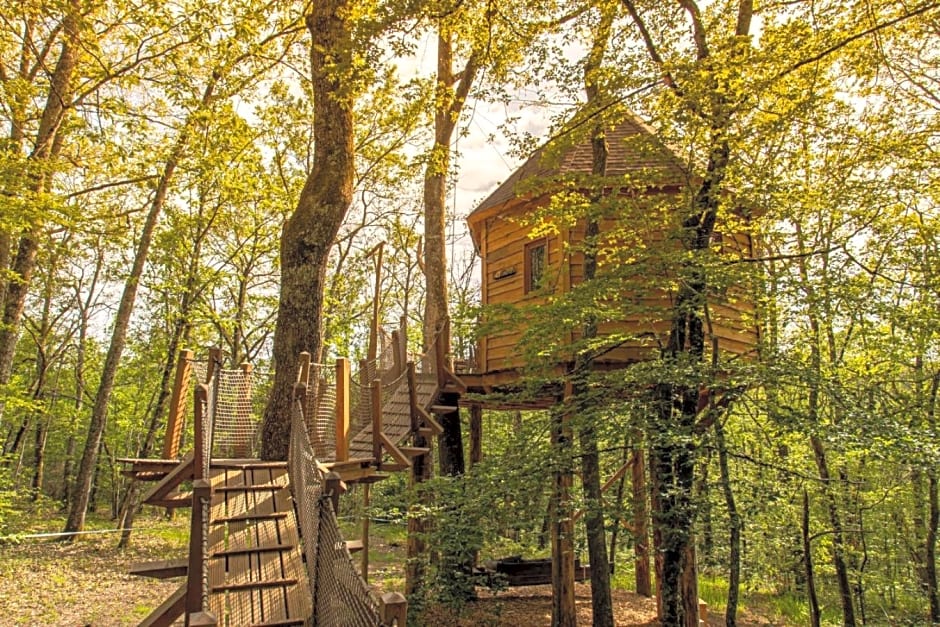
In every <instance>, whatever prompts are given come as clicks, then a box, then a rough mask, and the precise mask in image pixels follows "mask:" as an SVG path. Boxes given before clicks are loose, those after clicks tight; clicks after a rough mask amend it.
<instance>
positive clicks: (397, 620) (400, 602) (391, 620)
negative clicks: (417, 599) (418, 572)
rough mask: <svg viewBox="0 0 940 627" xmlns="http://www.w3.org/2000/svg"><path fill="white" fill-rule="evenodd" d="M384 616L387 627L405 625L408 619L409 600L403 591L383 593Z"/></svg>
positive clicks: (382, 608)
mask: <svg viewBox="0 0 940 627" xmlns="http://www.w3.org/2000/svg"><path fill="white" fill-rule="evenodd" d="M381 613H382V616H381V617H380V620H381V621H382V624H383V625H385V627H405V623H406V621H407V620H408V601H407V600H406V599H405V597H404V595H403V594H402V593H401V592H386V593H385V594H383V595H382V607H381Z"/></svg>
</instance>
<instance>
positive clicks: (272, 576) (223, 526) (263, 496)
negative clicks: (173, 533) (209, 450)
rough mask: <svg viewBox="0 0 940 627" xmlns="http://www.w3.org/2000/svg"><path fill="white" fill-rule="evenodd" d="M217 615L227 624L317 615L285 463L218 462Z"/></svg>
mask: <svg viewBox="0 0 940 627" xmlns="http://www.w3.org/2000/svg"><path fill="white" fill-rule="evenodd" d="M210 481H211V483H212V487H213V496H212V513H211V518H210V520H211V524H210V527H209V536H208V537H209V545H210V548H209V553H208V555H209V587H210V595H209V609H210V610H211V611H212V612H213V613H214V614H215V616H216V617H217V618H218V620H219V625H303V624H304V620H306V619H307V618H309V616H310V614H311V602H310V590H309V584H308V581H307V574H306V570H305V568H304V564H303V556H302V553H301V548H300V538H299V536H298V533H297V519H296V516H295V514H294V508H293V502H292V498H291V494H290V489H289V479H288V475H287V466H286V464H284V463H271V462H246V461H242V460H239V462H237V463H229V464H226V463H225V462H220V463H214V464H213V467H212V469H211V473H210Z"/></svg>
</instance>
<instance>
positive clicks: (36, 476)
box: [30, 418, 49, 503]
mask: <svg viewBox="0 0 940 627" xmlns="http://www.w3.org/2000/svg"><path fill="white" fill-rule="evenodd" d="M48 427H49V424H48V418H47V419H46V420H39V421H38V422H37V423H36V442H35V445H34V448H33V483H32V487H33V492H32V494H31V495H30V498H31V500H32V501H33V502H34V503H35V502H36V501H38V500H39V495H40V493H41V492H42V482H43V479H44V477H43V475H44V472H45V467H46V465H45V461H46V440H48V436H49V428H48Z"/></svg>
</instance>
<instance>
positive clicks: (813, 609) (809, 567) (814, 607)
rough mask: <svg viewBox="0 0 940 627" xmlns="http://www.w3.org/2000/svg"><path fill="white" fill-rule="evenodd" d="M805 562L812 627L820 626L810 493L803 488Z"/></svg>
mask: <svg viewBox="0 0 940 627" xmlns="http://www.w3.org/2000/svg"><path fill="white" fill-rule="evenodd" d="M801 528H802V536H803V564H804V565H805V567H806V597H807V599H809V618H810V625H812V627H819V624H820V612H819V599H818V597H817V596H816V577H815V575H814V573H813V547H812V545H810V534H809V494H808V493H807V492H806V488H803V523H802V526H801Z"/></svg>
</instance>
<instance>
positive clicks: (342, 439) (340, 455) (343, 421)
mask: <svg viewBox="0 0 940 627" xmlns="http://www.w3.org/2000/svg"><path fill="white" fill-rule="evenodd" d="M349 377H350V375H349V360H348V359H345V358H343V357H340V358H339V359H337V360H336V408H335V428H336V457H335V459H336V461H338V462H343V461H346V460H347V459H349V383H350V380H349Z"/></svg>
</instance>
